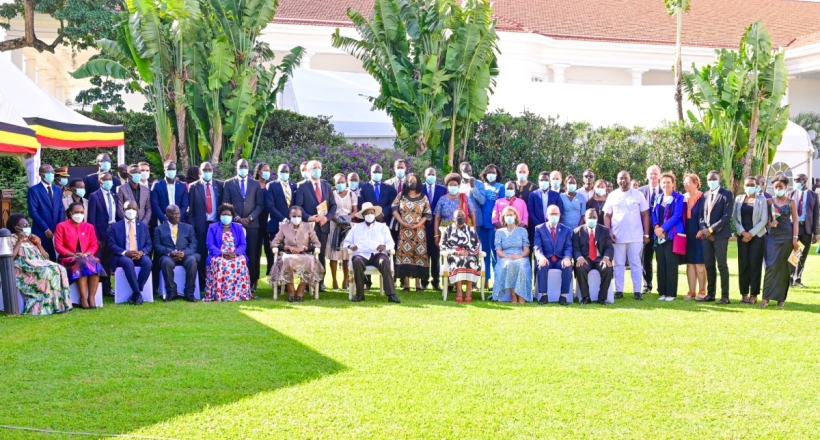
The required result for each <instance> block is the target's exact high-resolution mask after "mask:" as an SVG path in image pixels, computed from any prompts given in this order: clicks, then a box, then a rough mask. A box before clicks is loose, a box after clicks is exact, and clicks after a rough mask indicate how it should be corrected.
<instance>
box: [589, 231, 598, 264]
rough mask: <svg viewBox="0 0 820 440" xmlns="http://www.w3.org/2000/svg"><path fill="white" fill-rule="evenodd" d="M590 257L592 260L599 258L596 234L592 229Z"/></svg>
mask: <svg viewBox="0 0 820 440" xmlns="http://www.w3.org/2000/svg"><path fill="white" fill-rule="evenodd" d="M589 258H590V259H591V260H592V261H595V260H597V259H598V248H597V247H595V234H593V233H592V231H591V230H590V231H589Z"/></svg>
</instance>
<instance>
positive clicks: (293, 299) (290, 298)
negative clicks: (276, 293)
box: [288, 296, 296, 303]
mask: <svg viewBox="0 0 820 440" xmlns="http://www.w3.org/2000/svg"><path fill="white" fill-rule="evenodd" d="M294 301H296V297H295V296H289V297H288V302H289V303H292V302H294Z"/></svg>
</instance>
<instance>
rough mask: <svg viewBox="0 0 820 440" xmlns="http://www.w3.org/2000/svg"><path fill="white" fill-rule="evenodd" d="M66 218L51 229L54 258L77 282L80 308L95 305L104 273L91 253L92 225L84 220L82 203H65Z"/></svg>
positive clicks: (94, 236)
mask: <svg viewBox="0 0 820 440" xmlns="http://www.w3.org/2000/svg"><path fill="white" fill-rule="evenodd" d="M66 217H68V218H69V220H66V221H64V222H62V223H60V224H58V225H57V229H56V230H55V231H54V249H55V250H56V251H57V260H58V261H59V263H60V264H62V265H63V266H64V267H65V268H66V272H68V281H69V282H70V283H73V282H75V281H76V282H77V287H78V290H79V292H80V308H83V309H96V308H97V306H96V301H95V300H94V298H95V296H96V293H97V285H98V284H99V282H100V277H101V276H106V273H105V270H103V267H102V265H101V264H100V260H99V259H98V258H97V257H96V256H95V254H96V253H97V250H99V246H98V245H97V234H96V233H95V232H94V226H93V225H91V224H90V223H87V222H85V221H83V220H85V208H84V207H83V204H82V203H79V202H75V203H72V204H71V205H69V207H68V210H67V211H66Z"/></svg>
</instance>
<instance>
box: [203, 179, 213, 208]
mask: <svg viewBox="0 0 820 440" xmlns="http://www.w3.org/2000/svg"><path fill="white" fill-rule="evenodd" d="M205 212H207V213H208V215H211V214H212V213H213V212H214V201H213V199H211V184H210V183H206V184H205Z"/></svg>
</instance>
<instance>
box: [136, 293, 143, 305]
mask: <svg viewBox="0 0 820 440" xmlns="http://www.w3.org/2000/svg"><path fill="white" fill-rule="evenodd" d="M134 305H135V306H141V305H142V295H137V297H136V299H134Z"/></svg>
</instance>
